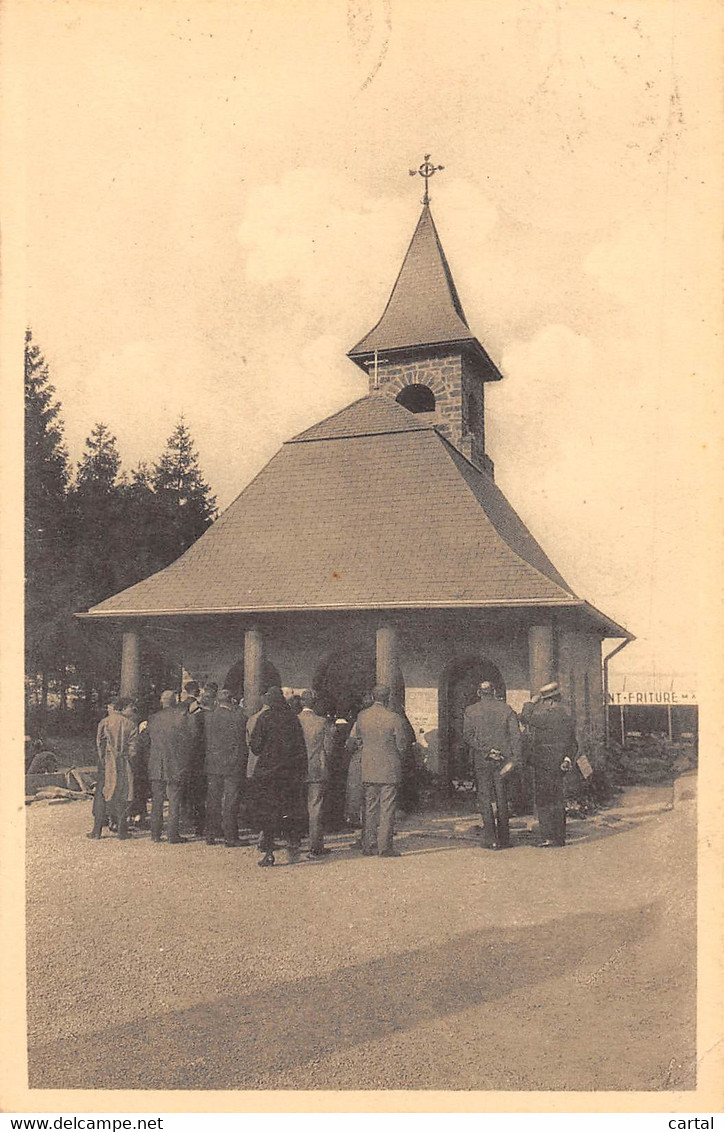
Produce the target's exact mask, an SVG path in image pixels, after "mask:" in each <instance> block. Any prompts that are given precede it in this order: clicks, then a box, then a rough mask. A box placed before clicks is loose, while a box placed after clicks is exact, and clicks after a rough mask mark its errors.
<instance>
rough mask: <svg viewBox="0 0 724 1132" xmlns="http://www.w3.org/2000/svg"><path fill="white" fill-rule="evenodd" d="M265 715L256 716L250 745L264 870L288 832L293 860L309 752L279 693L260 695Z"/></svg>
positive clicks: (300, 731)
mask: <svg viewBox="0 0 724 1132" xmlns="http://www.w3.org/2000/svg"><path fill="white" fill-rule="evenodd" d="M264 701H265V705H266V710H265V711H262V712H260V713H259V717H258V719H257V721H256V724H255V726H254V729H253V731H252V733H251V737H250V740H249V744H250V746H251V750H252V753H253V754H254V755H255V756H256V763H255V765H254V770H253V780H252V781H253V783H254V786H253V794H254V805H255V809H256V821H257V824H258V827H259V828H260V829H261V836H260V838H259V848H260V850H262V852H263V853H264V856H263V857H262V859H261V860H260V861H259V865H261V866H262V868H265V867H268V866H269V865H273V864H274V848H275V841H276V838H277V837H278V836H279V835H280V833H281V832H282V831H284V832H286V834H287V839H288V845H289V855H290V859H291V860H292V861H293V860H294V859H295V858H296V856H297V854H298V851H299V846H300V842H301V832H300V824H301V822H300V818H301V807H302V805H303V797H302V790H303V787H304V778H305V775H306V771H307V749H306V747H305V745H304V735H303V733H302V729H301V727H300V724H299V719H298V717H297V716H296V715H295V714H294V712H292V711H290V710H289V708H288V707H287V705H286V702H285V700H284V696H283V695H282V690H281V688H270V689H269V690H268V691H267V692H266V693H265V696H264Z"/></svg>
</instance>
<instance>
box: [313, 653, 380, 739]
mask: <svg viewBox="0 0 724 1132" xmlns="http://www.w3.org/2000/svg"><path fill="white" fill-rule="evenodd" d="M374 685H375V653H374V650H373V649H372V648H369V647H368V648H364V647H363V648H343V649H335V650H334V651H332V652H330V653H327V654H326V656H324V657H323V658H322V659H321V660H320V662H319V664H318V665H317V668H316V669H315V672H314V690H315V691H316V693H317V695H318V696H319V698H320V700H322V701H323V702H324V705H325V707H326V708H328V710H329V711H330V712H334V714H335V715H336V716H338V717H340V718H343V719H348V720H349V721H350V722H351V721H352V720H354V719H355V718H356V717H357V713H358V712H359V710H360V708H361V706H362V698H363V696H364V694H365V693H366V692H369V691H371V689H372V688H373V687H374Z"/></svg>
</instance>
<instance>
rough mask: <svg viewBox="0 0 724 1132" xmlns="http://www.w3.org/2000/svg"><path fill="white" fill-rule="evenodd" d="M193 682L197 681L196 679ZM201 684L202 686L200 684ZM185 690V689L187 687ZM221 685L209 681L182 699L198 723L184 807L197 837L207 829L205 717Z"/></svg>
mask: <svg viewBox="0 0 724 1132" xmlns="http://www.w3.org/2000/svg"><path fill="white" fill-rule="evenodd" d="M192 683H193V681H192ZM196 687H198V685H196ZM184 690H185V689H184ZM218 690H219V685H218V684H216V683H215V682H214V681H208V680H207V682H206V683H205V684H204V686H203V688H201V689H200V690H199V694H198V698H197V697H196V696H192V697H191V698H189V699H187V700H184V701H182V706H183V707H184V708H186V712H187V714H188V716H189V719H190V720H191V722H192V723H193V725H194V736H195V739H194V744H193V750H192V752H191V760H190V762H189V767H188V772H187V774H186V779H185V782H184V810H185V812H186V820H187V821H189V822H191V823H192V824H193V827H194V833H195V834H196V836H197V837H203V835H204V833H205V828H206V789H207V785H208V784H207V779H206V771H205V769H204V758H205V754H206V751H205V747H204V717H205V715H206V713H207V712H211V711H213V710H214V708H215V707H216V694H217V692H218Z"/></svg>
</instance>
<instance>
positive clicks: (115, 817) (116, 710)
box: [87, 698, 138, 841]
mask: <svg viewBox="0 0 724 1132" xmlns="http://www.w3.org/2000/svg"><path fill="white" fill-rule="evenodd" d="M131 702H132V701H131V700H130V699H118V698H113V699H111V700H110V701H109V703H108V705H107V706H108V714H107V715H106V716H105V718H104V719H102V720H101V721H100V723H99V724H98V731H97V734H96V746H97V749H98V781H97V782H96V789H95V796H94V798H93V829H92V831H91V832H90V833H89V834H88V835H87V836H88V837H89V838H91V840H93V841H97V840H99V838H100V837H101V834H102V831H103V826H104V824H105V821H106V819H108V820H109V824H110V822H111V821H113V822H115V825H116V827H117V829H118V836H119V838H120V839H121V841H125V840H126V838H127V837H128V809H129V806H130V804H131V798H132V797H133V763H134V762H135V758H136V752H137V749H138V728H137V727H136V724H135V723H134V721H133V720H132V719H131V718H130V712H129V710H128V709H129V708H130V706H131Z"/></svg>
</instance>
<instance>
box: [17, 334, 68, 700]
mask: <svg viewBox="0 0 724 1132" xmlns="http://www.w3.org/2000/svg"><path fill="white" fill-rule="evenodd" d="M60 413H61V404H60V402H59V401H57V400H56V399H55V387H54V386H53V385H52V383H51V380H50V371H49V367H48V363H47V361H46V360H45V357H44V356H43V354H42V351H41V350H40V347H39V346H38V345H37V343H36V342H34V341H33V336H32V332H31V331H30V330H29V329H28V330H26V332H25V564H26V566H25V569H26V656H27V664H28V675H35V674H40V675H41V678H42V686H43V694H42V698H43V702H45V698H46V694H47V686H48V679H49V677H50V676H52V675H53V671H52V670H53V668H54V667H55V666H56V665H57V664H58V662H59V653H60V652H62V641H61V640H60V636H61V635H62V634H60V622H61V621H62V618H63V615H64V614H65V613H66V612H67V609H68V605H69V590H68V578H67V569H66V567H67V559H68V552H69V546H70V531H69V515H68V506H67V488H68V478H69V469H68V452H67V450H66V447H65V444H64V443H63V423H62V419H61V415H60Z"/></svg>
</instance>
